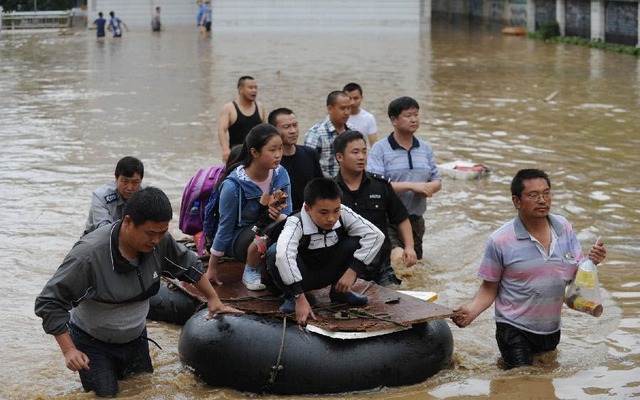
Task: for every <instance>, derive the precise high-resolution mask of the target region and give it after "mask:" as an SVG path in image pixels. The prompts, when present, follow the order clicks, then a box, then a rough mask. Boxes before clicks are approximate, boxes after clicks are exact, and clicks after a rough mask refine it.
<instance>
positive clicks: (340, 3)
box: [87, 0, 430, 29]
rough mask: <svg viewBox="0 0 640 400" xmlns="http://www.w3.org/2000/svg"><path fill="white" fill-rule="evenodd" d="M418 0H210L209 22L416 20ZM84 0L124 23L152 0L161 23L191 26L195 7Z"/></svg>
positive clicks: (188, 0) (178, 1) (132, 22)
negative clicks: (110, 12) (158, 7)
mask: <svg viewBox="0 0 640 400" xmlns="http://www.w3.org/2000/svg"><path fill="white" fill-rule="evenodd" d="M421 1H425V0H350V1H344V0H212V6H213V25H214V29H218V28H224V27H236V28H237V27H256V26H266V27H268V26H283V25H284V26H301V27H311V28H313V27H322V26H340V25H345V26H372V27H375V26H380V25H382V26H384V25H390V26H391V25H397V24H402V23H410V24H414V23H415V24H418V23H419V22H420V2H421ZM428 3H430V1H428ZM87 6H88V10H89V20H90V21H93V20H94V19H95V17H96V15H97V14H98V11H102V12H103V13H104V14H105V16H106V15H108V13H109V11H111V10H113V11H115V13H116V15H117V16H119V17H120V18H121V19H122V20H123V21H124V22H125V23H126V24H127V25H128V26H129V27H130V28H147V27H149V25H150V21H151V15H152V12H153V9H154V8H155V7H156V6H160V7H162V22H163V24H164V25H165V28H166V29H170V28H171V26H190V25H193V26H195V20H196V14H197V12H198V10H197V7H196V3H195V0H88V4H87ZM429 6H430V4H429ZM429 14H430V13H429Z"/></svg>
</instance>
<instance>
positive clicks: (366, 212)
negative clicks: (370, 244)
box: [335, 171, 409, 236]
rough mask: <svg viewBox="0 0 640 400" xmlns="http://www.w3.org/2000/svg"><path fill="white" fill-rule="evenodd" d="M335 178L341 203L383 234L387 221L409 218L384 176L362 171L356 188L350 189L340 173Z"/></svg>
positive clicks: (392, 221) (396, 222)
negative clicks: (371, 223)
mask: <svg viewBox="0 0 640 400" xmlns="http://www.w3.org/2000/svg"><path fill="white" fill-rule="evenodd" d="M335 179H336V181H337V182H338V185H340V188H341V189H342V203H343V204H344V205H346V206H347V207H349V208H351V209H352V210H354V211H355V212H357V213H358V214H360V215H361V216H363V217H364V218H366V219H368V220H369V221H371V222H373V224H374V225H376V226H377V227H378V228H380V230H381V231H382V232H384V233H385V236H386V232H387V225H388V223H391V224H399V223H400V222H402V221H404V220H405V219H406V218H409V213H408V212H407V209H406V208H405V206H404V204H403V203H402V201H401V200H400V198H399V197H398V195H397V194H396V192H395V191H394V190H393V187H392V186H391V184H390V183H389V180H387V179H386V178H385V177H384V176H381V175H377V174H372V173H370V172H366V171H364V174H363V176H362V182H361V183H360V187H359V188H358V189H357V190H350V189H349V187H348V186H347V184H346V183H344V180H343V179H342V175H341V174H340V173H338V175H337V176H336V178H335Z"/></svg>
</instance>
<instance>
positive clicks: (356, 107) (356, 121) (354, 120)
mask: <svg viewBox="0 0 640 400" xmlns="http://www.w3.org/2000/svg"><path fill="white" fill-rule="evenodd" d="M342 91H343V92H345V93H346V94H347V96H349V98H350V99H351V115H350V116H349V121H348V122H349V124H351V125H353V126H354V127H355V128H356V130H357V131H358V132H360V133H362V134H363V135H364V137H365V138H367V141H368V142H369V147H371V146H373V144H374V143H375V142H376V141H377V140H378V126H377V125H376V119H375V118H374V116H373V115H372V114H371V113H370V112H368V111H367V110H364V109H362V108H360V105H361V104H362V99H363V97H362V87H361V86H360V85H359V84H357V83H353V82H351V83H348V84H346V85H345V87H344V89H342Z"/></svg>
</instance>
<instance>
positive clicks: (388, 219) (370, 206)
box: [333, 131, 417, 286]
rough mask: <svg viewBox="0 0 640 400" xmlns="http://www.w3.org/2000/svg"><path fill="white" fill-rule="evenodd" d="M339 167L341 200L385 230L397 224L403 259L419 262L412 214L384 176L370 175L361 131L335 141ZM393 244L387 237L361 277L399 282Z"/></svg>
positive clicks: (405, 261) (341, 136)
mask: <svg viewBox="0 0 640 400" xmlns="http://www.w3.org/2000/svg"><path fill="white" fill-rule="evenodd" d="M333 148H334V151H335V154H336V160H337V161H338V164H339V165H340V170H339V171H338V174H337V175H336V177H335V179H336V181H337V182H338V185H339V186H340V188H341V189H342V203H343V204H344V205H346V206H348V207H350V208H351V209H353V210H354V211H355V212H357V213H358V214H360V215H361V216H363V217H364V218H366V219H368V220H369V221H371V222H373V223H374V224H375V225H376V226H377V227H378V228H380V230H381V231H382V232H386V231H387V227H388V224H389V223H392V224H398V229H399V231H400V235H401V236H402V240H403V243H405V248H404V250H403V262H404V264H405V265H406V266H408V267H410V266H412V265H414V264H415V263H416V261H417V257H416V252H415V250H414V247H413V234H412V231H411V224H410V222H409V213H408V212H407V209H406V208H405V206H404V205H403V204H402V201H400V198H399V197H398V195H397V194H396V193H395V191H394V190H393V187H392V186H391V184H390V183H389V181H388V180H387V179H385V178H384V177H383V176H379V175H375V174H371V173H369V172H367V171H366V170H365V169H366V167H367V143H366V141H365V139H364V136H363V135H362V134H361V133H360V132H358V131H347V132H345V133H342V134H340V135H338V136H337V137H336V139H335V140H334V142H333ZM390 254H391V243H390V242H389V239H388V238H385V242H384V244H383V245H382V249H381V250H380V252H379V253H378V256H377V257H376V259H375V260H374V261H373V262H372V263H371V264H370V265H369V266H368V267H367V270H366V271H365V273H364V274H363V276H362V278H364V279H367V280H373V281H375V282H376V283H377V284H379V285H382V286H388V285H391V284H400V283H401V281H400V279H398V278H397V277H396V275H395V273H394V272H393V268H392V267H391V263H390V260H389V257H390Z"/></svg>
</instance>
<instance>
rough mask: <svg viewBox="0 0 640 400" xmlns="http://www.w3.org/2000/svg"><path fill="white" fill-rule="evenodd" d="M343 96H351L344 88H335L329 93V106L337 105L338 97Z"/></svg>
mask: <svg viewBox="0 0 640 400" xmlns="http://www.w3.org/2000/svg"><path fill="white" fill-rule="evenodd" d="M342 96H346V97H347V98H349V96H348V95H347V94H346V93H345V92H343V91H342V90H334V91H333V92H331V93H329V95H328V96H327V106H335V105H336V103H337V102H338V97H342Z"/></svg>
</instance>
